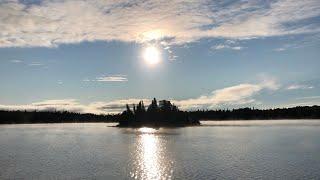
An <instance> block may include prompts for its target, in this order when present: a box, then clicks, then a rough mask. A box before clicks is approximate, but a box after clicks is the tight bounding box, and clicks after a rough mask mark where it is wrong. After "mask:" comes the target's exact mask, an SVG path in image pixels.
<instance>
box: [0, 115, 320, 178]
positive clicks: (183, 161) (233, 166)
mask: <svg viewBox="0 0 320 180" xmlns="http://www.w3.org/2000/svg"><path fill="white" fill-rule="evenodd" d="M110 125H111V124H104V123H97V124H93V123H88V124H36V125H1V126H0V179H80V178H82V179H320V121H318V120H303V121H301V120H299V121H292V120H291V121H286V120H281V121H228V122H225V121H224V122H205V123H203V126H201V127H188V128H178V129H158V130H156V129H150V128H140V129H119V128H115V127H110Z"/></svg>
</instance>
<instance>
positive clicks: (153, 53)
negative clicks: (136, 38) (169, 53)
mask: <svg viewBox="0 0 320 180" xmlns="http://www.w3.org/2000/svg"><path fill="white" fill-rule="evenodd" d="M143 59H144V61H145V62H146V63H148V64H149V65H155V64H158V63H159V62H160V52H159V49H158V48H156V47H155V46H148V47H146V48H145V49H144V52H143Z"/></svg>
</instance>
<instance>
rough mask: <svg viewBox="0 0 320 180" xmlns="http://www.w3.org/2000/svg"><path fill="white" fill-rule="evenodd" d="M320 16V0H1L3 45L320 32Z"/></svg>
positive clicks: (175, 40)
mask: <svg viewBox="0 0 320 180" xmlns="http://www.w3.org/2000/svg"><path fill="white" fill-rule="evenodd" d="M319 15H320V3H319V1H318V0H304V1H300V0H281V1H276V0H272V1H262V0H257V1H240V0H239V1H230V2H228V3H225V1H211V0H203V1H196V0H188V1H187V0H172V1H167V0H151V1H140V0H131V1H130V0H108V1H107V0H43V1H40V2H38V1H31V0H29V1H28V0H26V1H18V0H2V1H0V28H1V32H0V47H26V46H27V47H30V46H45V47H55V46H58V45H59V44H64V43H79V42H82V41H96V40H102V41H114V40H116V41H124V42H138V43H144V42H148V41H153V40H164V41H167V42H168V43H170V44H184V43H188V42H194V41H197V40H199V39H201V38H228V39H232V38H235V39H248V38H257V37H270V36H281V35H289V34H302V33H318V32H319V31H320V28H319V22H318V21H312V20H310V19H312V18H317V17H319Z"/></svg>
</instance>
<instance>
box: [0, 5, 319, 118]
mask: <svg viewBox="0 0 320 180" xmlns="http://www.w3.org/2000/svg"><path fill="white" fill-rule="evenodd" d="M0 29H1V31H0V82H1V85H0V109H10V110H16V109H27V110H34V109H36V110H54V109H55V110H68V111H75V112H83V113H97V114H102V113H118V112H121V111H122V110H123V109H124V105H125V104H126V103H129V104H132V103H137V102H138V101H139V100H144V101H145V104H147V103H148V102H149V101H150V99H152V98H153V97H156V98H157V99H168V100H171V101H172V102H173V103H175V104H176V105H178V107H179V108H180V109H182V110H195V109H232V108H242V107H255V108H277V107H293V106H304V105H320V71H319V67H320V59H319V57H320V1H319V0H304V1H301V0H278V1H277V0H267V1H266V0H172V1H167V0H0ZM150 49H152V51H150Z"/></svg>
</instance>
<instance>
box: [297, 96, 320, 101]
mask: <svg viewBox="0 0 320 180" xmlns="http://www.w3.org/2000/svg"><path fill="white" fill-rule="evenodd" d="M296 99H298V100H301V99H320V96H306V97H300V98H296Z"/></svg>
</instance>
